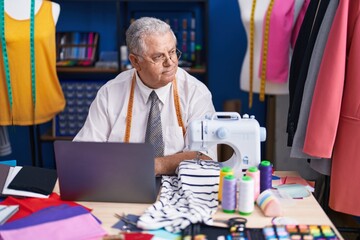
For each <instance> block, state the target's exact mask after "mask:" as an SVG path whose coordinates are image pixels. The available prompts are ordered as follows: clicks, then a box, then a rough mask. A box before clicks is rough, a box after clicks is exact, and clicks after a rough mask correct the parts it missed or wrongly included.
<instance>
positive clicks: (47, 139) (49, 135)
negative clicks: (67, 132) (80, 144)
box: [40, 129, 74, 142]
mask: <svg viewBox="0 0 360 240" xmlns="http://www.w3.org/2000/svg"><path fill="white" fill-rule="evenodd" d="M73 138H74V137H70V136H61V137H60V136H53V133H52V129H49V131H48V132H47V133H45V134H43V135H41V136H40V141H42V142H53V141H56V140H68V141H72V140H73Z"/></svg>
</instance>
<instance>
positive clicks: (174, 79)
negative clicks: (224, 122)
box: [74, 17, 216, 175]
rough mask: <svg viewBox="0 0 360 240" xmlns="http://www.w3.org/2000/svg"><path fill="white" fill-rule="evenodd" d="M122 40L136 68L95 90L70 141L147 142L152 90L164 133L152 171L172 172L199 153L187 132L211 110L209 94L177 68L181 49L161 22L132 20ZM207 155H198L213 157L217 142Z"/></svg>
mask: <svg viewBox="0 0 360 240" xmlns="http://www.w3.org/2000/svg"><path fill="white" fill-rule="evenodd" d="M126 43H127V46H128V49H129V60H130V62H131V64H132V66H133V67H134V68H133V69H130V70H127V71H125V72H122V73H120V74H119V75H118V76H117V77H116V78H115V79H113V80H111V81H109V82H107V83H106V84H105V85H104V86H103V87H102V88H101V89H100V90H99V92H98V93H97V96H96V98H95V100H94V101H93V103H92V104H91V106H90V109H89V115H88V117H87V119H86V122H85V124H84V126H83V128H82V129H81V130H80V132H79V133H78V134H77V135H76V137H75V138H74V141H103V142H107V141H109V142H118V141H123V142H148V140H147V136H146V135H147V134H148V133H146V132H147V129H148V128H149V127H147V125H148V116H149V113H150V107H151V104H152V100H151V99H150V95H151V96H152V95H153V94H152V92H155V93H156V96H157V98H158V99H159V100H158V102H156V103H155V104H153V105H154V106H156V107H158V109H159V110H160V114H161V120H159V121H157V123H158V124H159V122H160V121H161V123H160V124H161V128H160V129H162V132H161V131H160V132H158V134H160V135H157V136H156V137H153V138H155V139H156V140H158V141H159V142H161V143H162V144H163V150H162V151H163V152H161V154H160V155H159V156H156V158H155V174H156V175H162V174H167V175H169V174H174V173H175V170H176V168H177V166H178V165H179V163H180V162H181V161H183V160H186V159H194V158H195V157H197V155H198V152H193V151H186V144H187V141H186V135H185V132H186V128H187V126H188V125H189V123H190V122H191V121H193V120H196V119H201V118H203V117H204V116H205V115H206V114H212V113H214V112H215V109H214V106H213V103H212V96H211V93H210V91H209V90H208V89H207V88H206V86H205V85H204V84H203V83H201V82H200V81H198V80H197V79H196V78H194V77H193V76H191V75H189V74H188V73H187V72H186V71H184V70H183V69H181V68H179V67H178V59H179V58H180V56H181V52H180V51H179V50H178V49H176V37H175V35H174V33H173V31H172V30H171V28H170V26H169V25H168V24H166V23H165V22H163V21H161V20H159V19H156V18H150V17H143V18H140V19H138V20H136V21H134V22H133V23H132V24H131V25H130V27H129V29H128V30H127V31H126ZM151 98H152V97H151ZM149 122H150V120H149ZM148 131H149V130H148ZM150 139H151V137H150ZM154 144H157V143H154ZM205 154H206V155H201V159H216V146H215V148H214V149H209V151H208V152H206V153H205Z"/></svg>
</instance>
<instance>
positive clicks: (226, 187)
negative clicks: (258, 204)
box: [221, 175, 236, 213]
mask: <svg viewBox="0 0 360 240" xmlns="http://www.w3.org/2000/svg"><path fill="white" fill-rule="evenodd" d="M221 206H222V209H223V212H225V213H234V212H235V209H236V178H235V177H234V175H226V176H225V177H224V182H223V190H222V202H221Z"/></svg>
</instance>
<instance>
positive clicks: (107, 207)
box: [55, 171, 340, 236]
mask: <svg viewBox="0 0 360 240" xmlns="http://www.w3.org/2000/svg"><path fill="white" fill-rule="evenodd" d="M275 175H276V176H299V175H298V174H297V173H296V172H293V171H279V172H275ZM58 190H59V189H58V185H57V186H56V187H55V192H58ZM294 202H295V203H294V205H289V206H284V207H283V212H284V215H283V217H288V218H291V219H293V220H295V221H296V222H297V223H298V224H315V225H330V226H332V227H333V228H334V230H335V231H336V233H337V234H338V235H339V233H338V231H337V230H336V229H335V226H334V224H333V223H332V222H331V220H330V219H329V218H328V216H327V215H326V214H325V212H324V211H323V209H322V208H321V206H320V205H319V204H318V202H317V201H316V199H315V198H314V196H313V195H311V196H309V197H307V198H304V199H294ZM79 204H81V205H84V206H86V207H88V208H91V209H93V211H92V213H93V214H94V215H95V216H96V217H97V218H99V219H100V220H101V221H102V226H103V228H104V229H105V230H106V231H107V232H108V233H109V234H117V233H118V232H119V230H118V229H114V228H112V226H113V225H114V224H115V223H116V222H118V219H117V218H116V217H115V216H114V214H115V213H119V214H121V213H125V214H135V215H141V214H142V213H143V212H144V210H146V209H147V208H148V207H149V206H150V205H149V204H128V203H108V202H79ZM231 217H244V216H242V215H240V214H239V213H233V214H228V213H223V212H222V210H221V208H220V207H219V210H218V211H217V212H216V214H215V215H214V217H213V218H214V220H226V219H229V218H231ZM245 218H246V219H247V220H248V222H247V227H249V228H260V227H264V226H266V225H271V224H272V217H265V216H264V215H263V213H262V211H261V209H260V208H259V207H258V206H255V210H254V212H253V213H252V214H251V215H250V216H246V217H245ZM220 225H221V224H220ZM220 225H219V226H220ZM339 236H340V235H339Z"/></svg>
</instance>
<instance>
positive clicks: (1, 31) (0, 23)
mask: <svg viewBox="0 0 360 240" xmlns="http://www.w3.org/2000/svg"><path fill="white" fill-rule="evenodd" d="M0 14H1V15H0V35H1V36H0V38H1V50H2V56H3V62H4V70H5V78H6V86H7V92H8V100H9V107H10V114H11V119H12V118H13V116H12V107H13V92H12V88H11V75H10V68H9V57H8V53H7V46H6V37H5V7H4V0H0ZM34 18H35V0H31V7H30V64H31V94H32V102H33V107H34V116H33V117H34V122H35V106H36V78H35V50H34V49H35V43H34V39H35V38H34V35H35V24H34Z"/></svg>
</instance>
